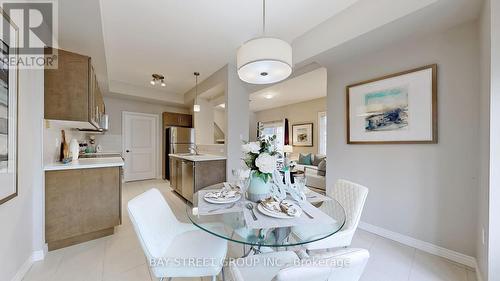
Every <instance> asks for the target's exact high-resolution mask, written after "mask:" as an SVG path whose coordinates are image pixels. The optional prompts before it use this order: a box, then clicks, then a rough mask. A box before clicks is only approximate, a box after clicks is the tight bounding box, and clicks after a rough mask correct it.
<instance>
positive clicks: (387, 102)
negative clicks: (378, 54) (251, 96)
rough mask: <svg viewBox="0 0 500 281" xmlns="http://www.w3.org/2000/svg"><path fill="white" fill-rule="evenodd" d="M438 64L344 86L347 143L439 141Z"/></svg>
mask: <svg viewBox="0 0 500 281" xmlns="http://www.w3.org/2000/svg"><path fill="white" fill-rule="evenodd" d="M437 69H438V67H437V64H432V65H427V66H423V67H419V68H415V69H411V70H407V71H403V72H398V73H395V74H390V75H386V76H383V77H379V78H375V79H371V80H367V81H363V82H359V83H355V84H352V85H349V86H347V87H346V123H347V138H346V140H347V144H436V143H438V108H437V92H438V90H437Z"/></svg>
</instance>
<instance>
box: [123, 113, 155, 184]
mask: <svg viewBox="0 0 500 281" xmlns="http://www.w3.org/2000/svg"><path fill="white" fill-rule="evenodd" d="M122 129H123V132H122V135H123V155H124V158H125V167H124V178H125V181H137V180H146V179H153V178H156V157H157V155H158V153H157V147H158V145H157V139H158V137H157V130H158V116H156V115H152V114H144V113H133V112H123V115H122Z"/></svg>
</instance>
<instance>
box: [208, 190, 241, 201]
mask: <svg viewBox="0 0 500 281" xmlns="http://www.w3.org/2000/svg"><path fill="white" fill-rule="evenodd" d="M238 193H239V192H238V191H237V190H219V191H213V192H208V193H207V194H205V198H209V199H230V198H234V197H236V196H237V195H238Z"/></svg>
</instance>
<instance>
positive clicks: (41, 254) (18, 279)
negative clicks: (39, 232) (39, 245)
mask: <svg viewBox="0 0 500 281" xmlns="http://www.w3.org/2000/svg"><path fill="white" fill-rule="evenodd" d="M47 251H48V250H47V244H45V245H44V248H43V249H42V250H38V251H33V253H31V256H30V257H29V258H28V259H26V261H25V262H24V263H23V265H21V267H20V268H19V270H18V271H17V273H16V275H14V277H13V278H12V279H11V281H22V280H23V278H24V276H26V273H28V271H29V270H30V268H31V266H32V265H33V263H34V262H36V261H41V260H43V259H45V256H46V255H47Z"/></svg>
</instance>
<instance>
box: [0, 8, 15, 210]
mask: <svg viewBox="0 0 500 281" xmlns="http://www.w3.org/2000/svg"><path fill="white" fill-rule="evenodd" d="M0 14H1V17H2V28H0V30H1V32H2V36H0V56H1V57H2V59H1V60H0V204H4V203H5V202H8V201H9V200H12V199H13V198H15V197H16V196H17V195H18V192H19V190H18V185H19V174H18V111H19V105H18V100H19V78H18V77H19V68H18V67H17V65H15V66H12V65H9V63H6V62H9V61H12V60H14V61H15V62H17V61H19V60H18V57H19V53H18V50H19V49H18V48H19V28H18V27H17V25H15V24H14V23H13V22H12V20H11V19H10V17H9V16H8V15H7V14H6V13H5V12H4V11H3V10H2V9H0ZM6 31H7V32H9V34H4V32H6ZM6 38H7V39H8V40H7V39H6ZM5 41H8V42H5ZM13 56H14V58H12V57H13ZM6 58H7V59H6ZM9 58H10V59H9ZM5 59H6V60H5Z"/></svg>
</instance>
